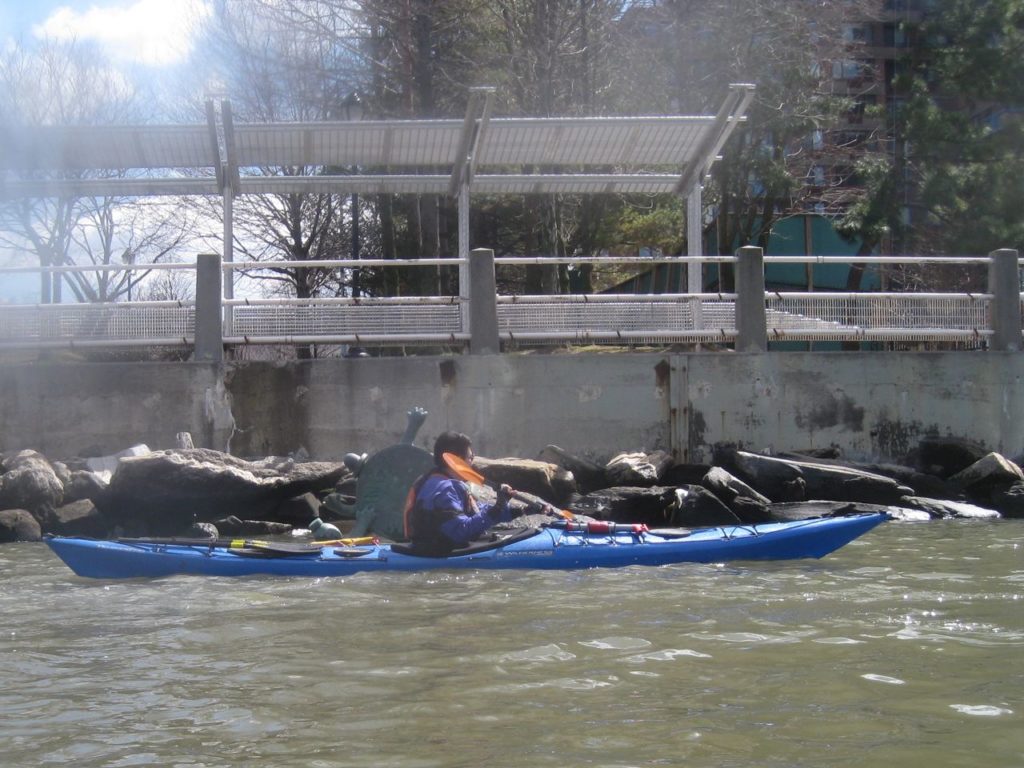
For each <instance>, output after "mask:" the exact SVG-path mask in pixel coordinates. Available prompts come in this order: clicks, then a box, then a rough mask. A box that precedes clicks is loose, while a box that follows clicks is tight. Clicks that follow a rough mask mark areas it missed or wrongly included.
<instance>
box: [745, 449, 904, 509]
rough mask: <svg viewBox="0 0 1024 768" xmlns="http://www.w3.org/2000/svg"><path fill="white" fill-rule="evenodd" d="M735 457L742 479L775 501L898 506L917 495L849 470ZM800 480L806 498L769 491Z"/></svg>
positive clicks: (882, 478)
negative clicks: (852, 502)
mask: <svg viewBox="0 0 1024 768" xmlns="http://www.w3.org/2000/svg"><path fill="white" fill-rule="evenodd" d="M734 456H735V458H734V460H735V462H736V466H737V468H738V469H739V472H740V476H741V477H742V478H743V479H745V480H747V481H748V482H749V483H750V484H751V485H752V486H754V487H755V488H757V489H758V490H761V491H762V492H763V493H764V494H765V495H767V496H768V497H769V498H771V499H772V500H773V501H780V500H785V501H803V500H805V499H825V500H829V501H858V502H863V503H868V504H894V503H897V502H898V501H899V500H900V499H901V498H902V497H903V496H905V495H907V494H911V493H913V491H912V489H910V488H907V487H906V486H902V485H900V484H899V483H897V482H896V481H895V480H893V479H892V478H889V477H885V476H884V475H876V474H872V473H870V472H862V471H860V470H856V469H849V468H847V467H841V466H832V465H829V464H820V463H812V462H806V461H791V460H786V459H776V458H774V457H772V456H761V455H759V454H754V453H746V452H745V451H736V453H735V455H734ZM797 478H799V479H801V480H803V483H804V488H803V493H804V499H792V498H789V499H780V498H778V496H777V495H773V494H772V493H771V492H770V491H769V490H767V489H778V488H780V486H781V487H782V488H785V487H786V484H787V483H792V482H793V481H794V480H796V479H797ZM776 493H778V490H776ZM780 495H781V494H780Z"/></svg>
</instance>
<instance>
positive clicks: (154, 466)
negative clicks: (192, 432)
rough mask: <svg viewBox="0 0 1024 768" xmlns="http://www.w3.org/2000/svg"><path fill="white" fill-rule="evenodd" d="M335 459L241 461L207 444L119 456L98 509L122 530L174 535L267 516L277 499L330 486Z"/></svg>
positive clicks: (338, 471) (340, 468)
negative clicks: (232, 519) (195, 525)
mask: <svg viewBox="0 0 1024 768" xmlns="http://www.w3.org/2000/svg"><path fill="white" fill-rule="evenodd" d="M346 472H348V470H347V469H346V468H345V466H344V465H343V464H337V463H325V462H302V463H298V462H295V461H294V460H293V459H287V458H280V457H270V458H267V459H263V460H261V461H245V460H243V459H238V458H235V457H234V456H230V455H228V454H225V453H221V452H219V451H212V450H208V449H201V448H196V449H191V450H168V451H157V452H154V453H150V454H147V455H144V456H130V457H126V458H122V459H121V460H120V462H119V464H118V467H117V471H116V472H115V473H114V476H113V477H112V478H111V481H110V487H109V488H108V489H107V493H106V495H105V497H104V499H103V501H102V510H103V512H104V513H105V514H106V515H107V517H108V518H109V519H110V520H111V521H112V522H113V523H114V524H116V525H119V526H121V527H122V528H123V529H124V531H125V533H127V534H128V535H146V534H155V535H174V534H176V533H179V532H180V531H182V530H185V529H187V528H188V527H189V526H191V525H192V523H193V522H196V521H198V522H211V521H214V520H218V519H221V518H225V517H229V516H232V515H233V516H235V517H238V518H241V519H272V517H273V514H274V512H275V511H276V509H277V508H278V506H279V505H280V504H281V502H282V501H284V500H286V499H289V498H293V497H295V496H300V495H302V494H303V493H306V492H310V491H312V492H316V491H322V490H326V489H330V488H333V487H334V485H335V484H336V483H337V482H338V480H339V478H341V476H342V475H343V474H345V473H346Z"/></svg>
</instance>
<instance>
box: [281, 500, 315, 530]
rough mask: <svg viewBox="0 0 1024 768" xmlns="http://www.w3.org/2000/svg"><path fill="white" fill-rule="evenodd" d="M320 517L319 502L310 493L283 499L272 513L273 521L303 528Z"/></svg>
mask: <svg viewBox="0 0 1024 768" xmlns="http://www.w3.org/2000/svg"><path fill="white" fill-rule="evenodd" d="M318 517H320V500H319V499H317V497H316V496H314V495H313V494H312V493H304V494H302V495H301V496H295V497H293V498H291V499H285V500H284V501H282V502H281V503H280V504H279V505H278V506H277V510H276V511H275V512H274V520H277V521H279V522H282V523H290V524H291V525H294V526H296V527H299V528H305V527H306V526H308V525H309V523H310V521H312V520H315V519H316V518H318Z"/></svg>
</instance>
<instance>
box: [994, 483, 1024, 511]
mask: <svg viewBox="0 0 1024 768" xmlns="http://www.w3.org/2000/svg"><path fill="white" fill-rule="evenodd" d="M991 498H992V506H994V507H995V508H996V509H997V510H999V512H1000V513H1001V514H1002V515H1003V517H1013V518H1024V482H1016V483H1011V484H1010V485H1009V486H1008V487H1006V488H1001V489H998V490H996V491H993V492H992V494H991Z"/></svg>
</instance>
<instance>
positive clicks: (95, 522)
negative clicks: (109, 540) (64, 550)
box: [46, 499, 110, 539]
mask: <svg viewBox="0 0 1024 768" xmlns="http://www.w3.org/2000/svg"><path fill="white" fill-rule="evenodd" d="M109 531H110V524H109V522H108V521H107V519H106V518H105V517H103V514H102V513H101V512H100V511H99V510H98V509H97V508H96V505H95V504H93V503H92V501H90V500H89V499H79V500H77V501H73V502H71V503H70V504H65V505H64V506H62V507H58V508H57V509H56V510H54V512H53V515H52V516H51V518H50V521H49V522H48V525H47V529H46V532H47V533H55V534H57V535H59V536H86V537H89V538H93V539H102V538H104V537H105V536H106V535H107V534H108V532H109Z"/></svg>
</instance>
